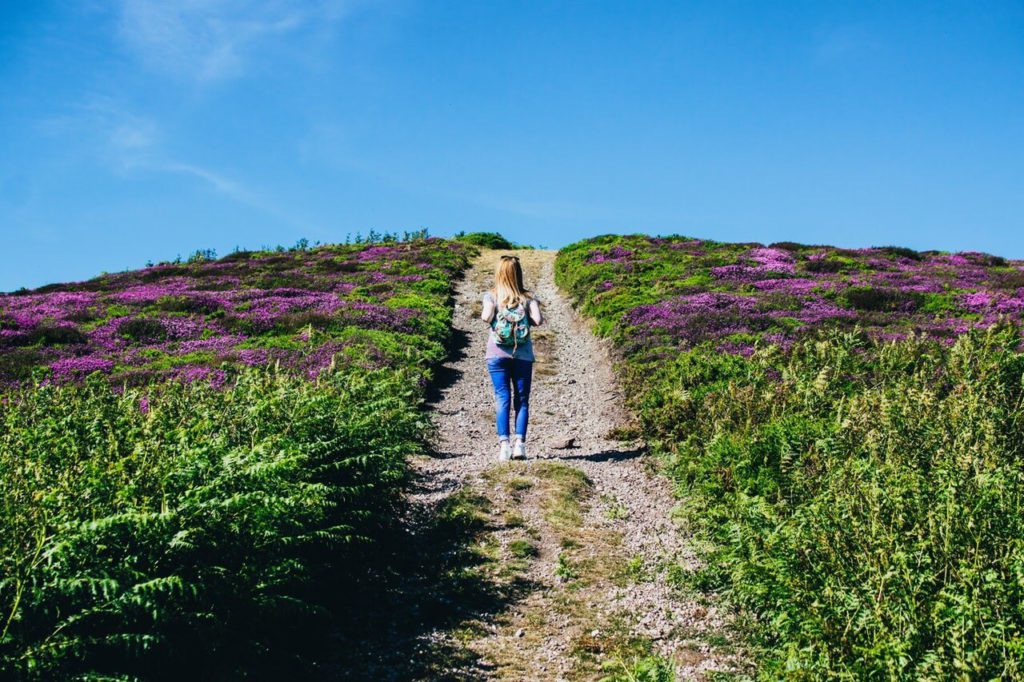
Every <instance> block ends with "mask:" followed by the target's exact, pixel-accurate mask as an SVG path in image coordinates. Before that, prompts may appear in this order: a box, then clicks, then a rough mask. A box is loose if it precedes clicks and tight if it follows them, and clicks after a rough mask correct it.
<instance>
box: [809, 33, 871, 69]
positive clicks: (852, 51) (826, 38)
mask: <svg viewBox="0 0 1024 682" xmlns="http://www.w3.org/2000/svg"><path fill="white" fill-rule="evenodd" d="M879 47H880V45H879V42H878V39H877V37H876V36H875V35H874V34H873V33H871V32H870V31H869V30H867V29H866V28H865V27H863V26H858V25H853V24H846V25H834V26H824V27H821V28H819V29H818V31H816V34H815V36H814V46H813V49H814V56H815V57H816V58H817V59H818V60H819V61H823V62H831V61H838V60H843V59H857V58H861V57H864V56H865V55H867V54H869V53H871V52H874V51H876V50H877V49H878V48H879Z"/></svg>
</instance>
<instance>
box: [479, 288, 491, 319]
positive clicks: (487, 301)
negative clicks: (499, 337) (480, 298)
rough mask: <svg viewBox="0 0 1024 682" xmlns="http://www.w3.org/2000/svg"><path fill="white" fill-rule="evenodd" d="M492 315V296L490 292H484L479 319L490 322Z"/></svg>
mask: <svg viewBox="0 0 1024 682" xmlns="http://www.w3.org/2000/svg"><path fill="white" fill-rule="evenodd" d="M493 317H494V298H493V297H492V296H491V295H490V293H486V294H484V307H483V310H481V311H480V319H481V320H483V321H484V322H487V323H488V324H490V322H491V319H492V318H493Z"/></svg>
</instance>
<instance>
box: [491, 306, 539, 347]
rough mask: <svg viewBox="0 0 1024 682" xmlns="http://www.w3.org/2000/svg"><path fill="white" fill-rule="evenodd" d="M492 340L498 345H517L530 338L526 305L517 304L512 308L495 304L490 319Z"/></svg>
mask: <svg viewBox="0 0 1024 682" xmlns="http://www.w3.org/2000/svg"><path fill="white" fill-rule="evenodd" d="M491 330H492V331H493V332H494V342H495V343H497V344H498V345H499V346H512V348H516V347H518V346H519V345H520V344H525V343H526V342H527V341H529V340H530V316H529V314H527V311H526V306H525V305H523V304H519V305H517V306H515V307H512V308H499V307H498V306H497V305H495V311H494V319H493V320H492V321H491Z"/></svg>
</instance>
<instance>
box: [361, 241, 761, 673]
mask: <svg viewBox="0 0 1024 682" xmlns="http://www.w3.org/2000/svg"><path fill="white" fill-rule="evenodd" d="M497 254H498V252H485V253H484V254H482V255H481V257H480V259H479V260H478V261H477V263H476V264H475V265H474V267H473V268H472V269H471V270H470V272H469V273H468V275H467V277H466V279H465V280H464V281H463V282H462V283H461V285H460V288H459V291H458V295H457V300H456V303H455V320H454V324H455V328H456V333H457V336H458V339H459V345H460V346H461V347H462V350H461V352H459V353H457V355H456V357H455V358H453V359H452V361H450V363H449V364H448V366H447V367H446V369H445V373H444V376H443V377H442V379H441V382H440V384H441V385H440V387H439V389H438V391H437V394H436V395H435V396H434V402H433V417H434V422H435V424H436V426H437V434H436V437H435V450H436V452H435V453H434V454H433V456H431V457H422V458H417V459H416V460H415V461H414V469H415V472H416V481H415V485H414V489H413V492H412V494H411V500H410V502H411V510H412V514H411V517H410V519H409V524H410V526H411V528H412V531H411V537H410V539H409V541H408V542H409V552H410V554H414V555H416V557H417V560H416V561H415V562H414V563H415V564H416V566H415V568H414V569H411V570H410V576H411V577H409V578H406V579H405V580H404V583H406V588H405V589H403V590H401V594H400V595H399V596H397V597H396V598H397V599H398V600H399V601H401V602H402V604H401V606H402V609H400V610H403V609H404V610H405V611H406V612H407V613H408V614H409V616H408V618H409V621H408V622H404V623H396V624H394V625H393V626H391V631H390V632H391V635H390V640H389V644H388V651H386V652H384V653H379V654H375V656H374V657H373V660H369V661H367V662H366V664H367V666H368V668H367V669H368V670H372V673H370V674H373V675H374V676H375V677H377V678H380V679H466V680H470V679H474V680H475V679H497V680H590V679H600V678H602V677H605V676H608V675H612V674H615V673H617V672H618V673H623V674H626V672H627V671H632V670H633V669H634V668H635V666H636V665H638V664H639V665H655V664H656V665H661V666H665V667H668V666H671V667H674V669H675V674H676V676H677V679H703V678H705V677H706V676H707V675H708V674H709V673H710V672H712V671H720V672H728V671H736V670H737V669H739V668H741V667H742V665H741V663H740V656H739V654H738V653H737V652H736V651H735V649H734V647H733V646H731V644H730V638H729V636H728V632H729V628H728V622H727V619H726V617H725V615H724V614H723V612H721V611H720V610H719V609H718V608H717V607H716V605H715V603H714V602H713V600H709V599H708V598H707V597H706V596H700V595H695V594H694V593H692V592H690V591H687V590H686V589H685V588H683V586H682V583H683V581H682V580H680V576H681V574H683V573H685V572H687V571H688V570H690V569H692V568H693V567H694V566H695V563H696V558H695V556H694V553H693V550H692V547H691V545H690V544H689V541H688V537H687V534H686V532H685V529H683V528H681V527H680V526H679V525H678V524H677V523H676V522H674V521H673V514H672V511H673V508H674V505H675V500H674V499H673V496H672V494H671V490H670V489H669V485H668V483H667V481H666V480H665V479H664V478H661V477H659V476H657V475H655V474H653V473H652V472H651V471H650V468H649V466H648V465H647V463H646V462H647V460H646V458H645V456H644V448H643V444H642V443H640V442H636V441H629V440H621V439H622V438H626V439H628V438H629V434H630V433H631V431H632V429H630V424H629V416H628V414H626V412H625V411H624V410H623V407H622V402H621V393H620V391H619V390H618V388H617V386H616V383H615V379H614V376H613V374H612V365H611V362H610V358H609V355H608V350H607V348H606V346H605V345H604V344H603V342H601V341H600V340H599V339H597V338H596V337H594V336H593V334H591V333H590V331H589V329H588V327H587V325H586V323H585V321H584V320H581V319H580V318H579V317H578V316H577V315H576V314H575V312H574V311H573V309H572V306H571V305H570V303H569V301H568V300H567V299H566V297H565V296H564V295H563V294H562V293H561V292H560V291H559V290H558V288H557V287H556V286H555V283H554V277H553V265H554V256H555V254H554V252H552V251H539V250H538V251H531V250H523V251H519V252H518V255H519V257H520V259H521V262H522V264H523V267H524V270H525V275H526V279H527V286H528V287H531V288H532V290H533V292H534V295H535V296H536V297H537V298H538V299H539V300H540V302H541V304H542V307H543V311H544V317H545V325H544V326H542V327H539V328H535V329H534V330H533V334H534V345H535V351H536V354H537V362H536V363H535V373H534V382H533V392H532V397H531V403H530V408H531V419H530V431H529V442H528V450H527V452H528V458H527V459H526V460H525V461H518V460H517V461H513V462H510V463H505V464H502V463H499V462H498V461H497V438H496V436H495V435H494V412H493V390H492V388H491V385H490V379H489V377H488V376H487V371H486V366H485V361H484V358H483V355H484V346H485V343H486V335H487V326H486V325H485V324H484V323H483V322H481V321H480V320H479V317H478V316H479V312H480V298H481V296H482V294H483V292H484V291H485V290H486V289H487V288H488V287H489V286H490V281H491V277H492V275H493V267H494V262H495V260H496V259H497ZM353 669H355V668H353ZM623 679H628V678H627V677H623Z"/></svg>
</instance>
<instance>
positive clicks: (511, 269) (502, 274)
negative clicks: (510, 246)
mask: <svg viewBox="0 0 1024 682" xmlns="http://www.w3.org/2000/svg"><path fill="white" fill-rule="evenodd" d="M493 294H494V300H495V301H496V302H497V304H498V305H500V306H502V307H505V308H514V307H516V306H517V305H525V304H526V302H527V301H529V300H530V292H528V291H527V290H526V287H524V286H523V268H522V266H521V265H519V258H518V257H517V256H502V257H501V258H500V259H498V265H497V267H495V268H494V289H493Z"/></svg>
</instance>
